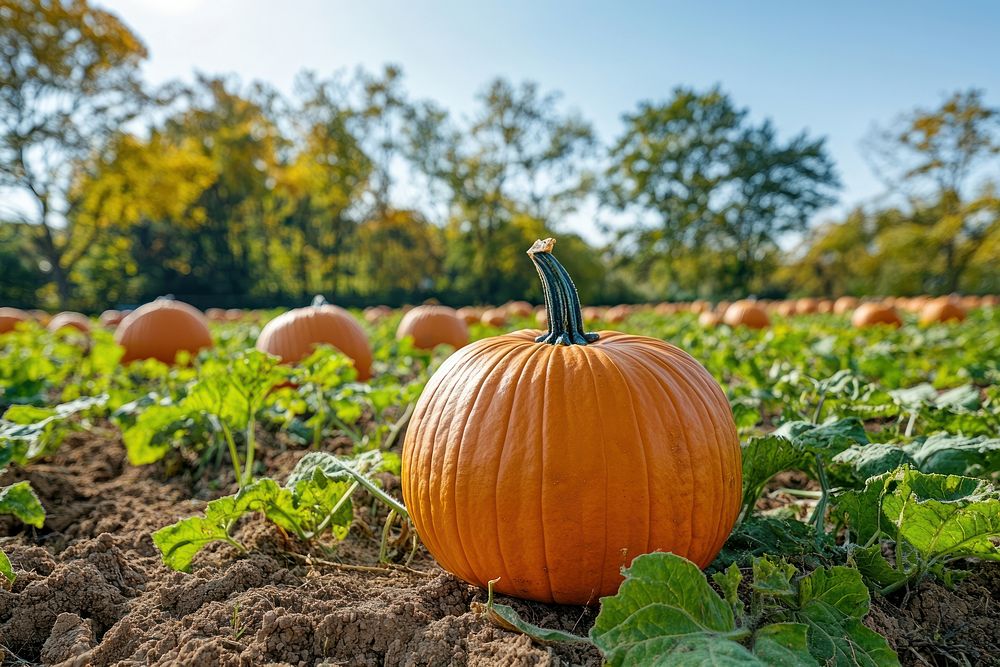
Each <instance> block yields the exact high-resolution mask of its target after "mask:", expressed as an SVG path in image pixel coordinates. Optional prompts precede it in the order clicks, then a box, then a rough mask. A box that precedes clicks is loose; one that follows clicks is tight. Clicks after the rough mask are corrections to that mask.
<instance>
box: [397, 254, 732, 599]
mask: <svg viewBox="0 0 1000 667" xmlns="http://www.w3.org/2000/svg"><path fill="white" fill-rule="evenodd" d="M553 243H554V241H553V240H552V239H546V240H545V241H537V242H536V243H535V244H534V245H533V246H532V248H531V249H530V250H529V253H528V254H529V255H530V257H531V259H532V260H533V261H534V263H535V266H536V268H537V269H538V272H539V274H540V276H541V278H542V283H543V286H544V294H545V303H546V306H547V308H548V313H549V318H548V321H549V329H548V332H546V333H542V332H539V331H537V330H523V331H516V332H513V333H509V334H505V335H501V336H495V337H492V338H486V339H483V340H479V341H476V342H474V343H472V344H471V345H468V346H467V347H465V348H463V349H461V350H459V351H458V352H456V353H455V354H454V355H452V356H451V357H450V358H449V359H448V360H447V361H445V362H444V363H443V364H442V365H441V367H440V368H439V369H438V371H437V372H436V373H435V374H434V375H433V377H432V378H431V379H430V381H429V382H428V384H427V386H426V388H425V389H424V392H423V395H422V396H421V397H420V399H419V400H418V402H417V405H416V408H415V410H414V413H413V417H412V418H411V420H410V425H409V427H408V429H407V433H406V437H405V440H404V444H403V465H402V492H403V497H404V499H405V501H406V505H407V508H408V510H409V513H410V517H411V519H412V520H413V523H414V525H415V526H416V528H417V531H418V533H419V534H420V537H421V539H422V540H423V542H424V544H425V545H426V546H427V548H428V549H429V550H430V552H431V553H432V554H433V555H434V557H435V558H437V560H438V562H439V563H440V564H441V565H442V567H444V568H445V569H447V570H449V571H450V572H452V573H454V574H455V575H457V576H459V577H461V578H462V579H464V580H466V581H468V582H471V583H473V584H476V585H478V586H486V584H487V582H488V581H490V580H492V579H496V578H498V577H499V581H498V582H497V583H496V585H495V588H496V589H497V590H498V591H500V592H502V593H506V594H509V595H516V596H518V597H522V598H527V599H532V600H539V601H542V602H557V603H565V604H595V603H597V601H598V599H599V598H600V597H601V596H602V595H610V594H613V593H614V592H615V591H617V590H618V586H619V584H620V582H621V580H622V576H621V567H622V566H625V565H628V564H629V563H630V562H631V561H632V559H633V558H635V557H636V556H638V555H640V554H643V553H647V552H651V551H670V552H673V553H676V554H678V555H681V556H684V557H686V558H689V559H691V560H693V561H694V562H695V563H698V564H699V565H701V566H705V565H708V564H709V563H710V562H711V561H712V560H713V559H714V558H715V556H716V554H717V553H718V551H719V549H720V548H721V547H722V544H723V542H724V541H725V540H726V537H727V536H728V535H729V532H730V531H731V529H732V526H733V524H734V522H735V520H736V515H737V512H738V510H739V504H740V487H741V464H740V443H739V439H738V438H737V435H736V426H735V423H734V421H733V415H732V412H731V410H730V407H729V402H728V401H727V400H726V396H725V394H724V393H723V392H722V389H721V388H720V387H719V385H718V383H716V381H715V380H714V379H713V378H712V376H711V375H710V374H709V373H708V372H707V371H706V370H705V369H704V368H703V367H702V366H701V365H700V364H698V362H697V361H695V360H694V359H693V358H692V357H691V356H689V355H688V354H687V353H685V352H683V351H682V350H680V349H678V348H676V347H674V346H673V345H670V344H669V343H666V342H664V341H662V340H658V339H654V338H646V337H643V336H633V335H629V334H624V333H619V332H615V331H601V332H597V333H585V331H584V328H583V315H582V313H581V310H580V301H579V298H578V296H577V292H576V288H575V287H574V285H573V283H572V281H571V280H570V278H569V275H568V274H567V273H566V271H565V269H564V268H563V267H562V265H560V264H559V262H558V261H556V259H555V258H554V257H553V256H552V254H551V249H552V245H553ZM539 334H541V335H539Z"/></svg>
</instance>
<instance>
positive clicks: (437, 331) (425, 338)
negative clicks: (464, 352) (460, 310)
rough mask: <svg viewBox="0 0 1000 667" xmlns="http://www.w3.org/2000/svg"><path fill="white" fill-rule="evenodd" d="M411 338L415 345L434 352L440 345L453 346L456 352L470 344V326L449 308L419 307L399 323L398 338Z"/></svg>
mask: <svg viewBox="0 0 1000 667" xmlns="http://www.w3.org/2000/svg"><path fill="white" fill-rule="evenodd" d="M407 336H409V337H410V338H412V339H413V345H414V346H415V347H418V348H420V349H422V350H433V349H434V348H435V347H437V346H438V345H451V346H452V347H453V348H455V349H456V350H457V349H458V348H460V347H463V346H464V345H468V343H469V326H468V325H467V324H466V323H465V320H463V319H462V318H460V317H459V316H458V314H457V313H456V312H455V310H454V309H453V308H449V307H448V306H417V307H416V308H414V309H412V310H410V311H409V312H408V313H406V315H404V316H403V319H402V320H400V321H399V328H397V329H396V338H397V339H399V340H402V339H403V338H406V337H407Z"/></svg>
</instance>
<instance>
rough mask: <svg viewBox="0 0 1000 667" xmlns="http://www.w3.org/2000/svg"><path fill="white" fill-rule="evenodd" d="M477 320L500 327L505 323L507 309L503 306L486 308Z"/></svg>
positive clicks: (490, 325)
mask: <svg viewBox="0 0 1000 667" xmlns="http://www.w3.org/2000/svg"><path fill="white" fill-rule="evenodd" d="M479 321H480V322H482V323H483V324H485V325H486V326H488V327H502V326H503V325H505V324H507V311H506V310H504V309H503V308H488V309H486V310H485V311H483V314H482V317H480V318H479Z"/></svg>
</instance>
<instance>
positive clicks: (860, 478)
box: [827, 443, 914, 485]
mask: <svg viewBox="0 0 1000 667" xmlns="http://www.w3.org/2000/svg"><path fill="white" fill-rule="evenodd" d="M913 463H914V461H913V459H912V458H911V457H910V455H909V454H908V453H907V452H906V450H904V449H903V448H901V447H897V446H895V445H889V444H882V443H872V444H868V445H853V446H851V447H849V448H847V449H845V450H844V451H842V452H840V453H839V454H837V455H836V456H834V457H833V460H832V461H831V463H830V466H829V468H828V470H827V471H828V472H829V473H830V476H831V477H832V478H833V479H835V480H838V481H843V482H845V483H847V484H850V485H858V484H864V482H865V481H866V480H868V479H869V478H870V477H875V476H877V475H882V474H884V473H887V472H889V471H890V470H895V469H896V468H898V467H900V466H901V465H906V464H913Z"/></svg>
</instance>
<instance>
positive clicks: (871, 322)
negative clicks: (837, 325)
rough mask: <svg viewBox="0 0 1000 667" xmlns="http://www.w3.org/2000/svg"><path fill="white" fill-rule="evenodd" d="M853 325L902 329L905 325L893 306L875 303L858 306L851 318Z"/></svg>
mask: <svg viewBox="0 0 1000 667" xmlns="http://www.w3.org/2000/svg"><path fill="white" fill-rule="evenodd" d="M851 324H853V325H854V326H856V327H870V326H875V325H877V324H883V325H887V326H891V327H900V326H902V325H903V320H902V319H900V317H899V313H897V312H896V309H895V308H893V307H892V306H884V305H882V304H881V303H876V302H874V301H873V302H869V303H863V304H861V305H860V306H858V308H857V310H855V311H854V314H853V315H852V316H851Z"/></svg>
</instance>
